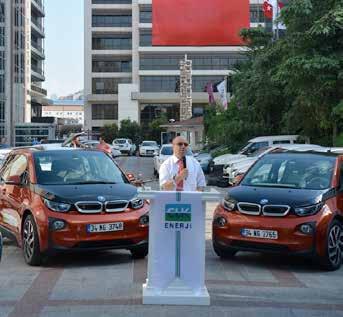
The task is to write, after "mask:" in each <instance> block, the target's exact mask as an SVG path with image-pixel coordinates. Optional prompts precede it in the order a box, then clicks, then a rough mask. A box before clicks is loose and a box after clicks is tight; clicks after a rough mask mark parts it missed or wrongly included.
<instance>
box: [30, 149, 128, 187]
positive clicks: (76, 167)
mask: <svg viewBox="0 0 343 317" xmlns="http://www.w3.org/2000/svg"><path fill="white" fill-rule="evenodd" d="M34 161H35V168H36V175H37V182H38V184H42V185H68V184H83V183H111V184H116V183H127V180H126V177H125V176H124V174H123V173H122V172H121V171H120V169H119V168H118V167H117V165H116V164H115V163H114V162H113V161H112V160H111V159H110V158H109V157H108V156H107V155H106V154H104V153H103V152H98V151H46V152H39V153H34Z"/></svg>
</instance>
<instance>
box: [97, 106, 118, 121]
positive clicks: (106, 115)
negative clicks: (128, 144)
mask: <svg viewBox="0 0 343 317" xmlns="http://www.w3.org/2000/svg"><path fill="white" fill-rule="evenodd" d="M92 120H118V105H117V104H93V105H92Z"/></svg>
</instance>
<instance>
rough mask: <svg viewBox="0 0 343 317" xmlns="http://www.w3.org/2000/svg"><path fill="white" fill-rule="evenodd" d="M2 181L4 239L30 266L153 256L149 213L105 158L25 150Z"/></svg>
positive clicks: (0, 204) (80, 152) (5, 170)
mask: <svg viewBox="0 0 343 317" xmlns="http://www.w3.org/2000/svg"><path fill="white" fill-rule="evenodd" d="M0 176H1V182H0V231H1V232H2V234H3V235H4V236H6V237H9V238H13V239H14V240H16V241H17V243H18V245H19V246H20V247H21V248H22V249H23V255H24V259H25V261H26V262H27V263H28V264H30V265H39V264H40V263H41V260H42V257H43V256H44V255H46V254H50V253H51V252H54V251H55V252H56V251H84V250H87V251H92V250H104V249H128V250H130V251H131V253H132V256H133V257H135V258H139V257H145V256H146V255H147V253H148V223H149V216H148V211H149V205H148V204H147V203H146V202H145V201H144V200H142V199H140V198H138V197H137V188H136V187H134V186H132V185H131V184H130V183H129V180H128V179H127V178H126V176H125V175H124V174H123V173H122V171H121V170H120V169H119V167H118V166H117V164H116V163H115V162H114V161H113V160H112V159H111V158H110V157H109V156H108V155H106V154H105V153H104V152H102V151H96V150H82V149H68V148H65V149H63V148H61V149H55V150H40V149H39V148H37V149H33V148H28V149H17V150H13V151H12V152H11V153H10V154H9V156H8V158H7V160H6V162H5V164H4V165H3V167H2V169H1V172H0Z"/></svg>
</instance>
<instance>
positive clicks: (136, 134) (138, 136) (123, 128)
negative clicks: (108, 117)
mask: <svg viewBox="0 0 343 317" xmlns="http://www.w3.org/2000/svg"><path fill="white" fill-rule="evenodd" d="M118 137H120V138H128V139H131V140H132V141H133V142H134V143H136V144H138V143H140V142H141V141H142V138H143V136H142V128H141V127H140V125H139V124H138V123H137V122H136V121H131V120H130V119H125V120H122V121H120V129H119V132H118Z"/></svg>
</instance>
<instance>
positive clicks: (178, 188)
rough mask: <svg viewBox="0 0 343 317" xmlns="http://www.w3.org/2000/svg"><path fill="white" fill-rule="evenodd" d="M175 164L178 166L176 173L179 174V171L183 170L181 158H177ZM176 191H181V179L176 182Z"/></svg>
mask: <svg viewBox="0 0 343 317" xmlns="http://www.w3.org/2000/svg"><path fill="white" fill-rule="evenodd" d="M177 165H178V166H179V169H178V172H177V175H180V174H181V171H182V170H183V161H182V160H178V161H177ZM176 191H179V192H180V191H183V180H181V181H179V182H177V183H176Z"/></svg>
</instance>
